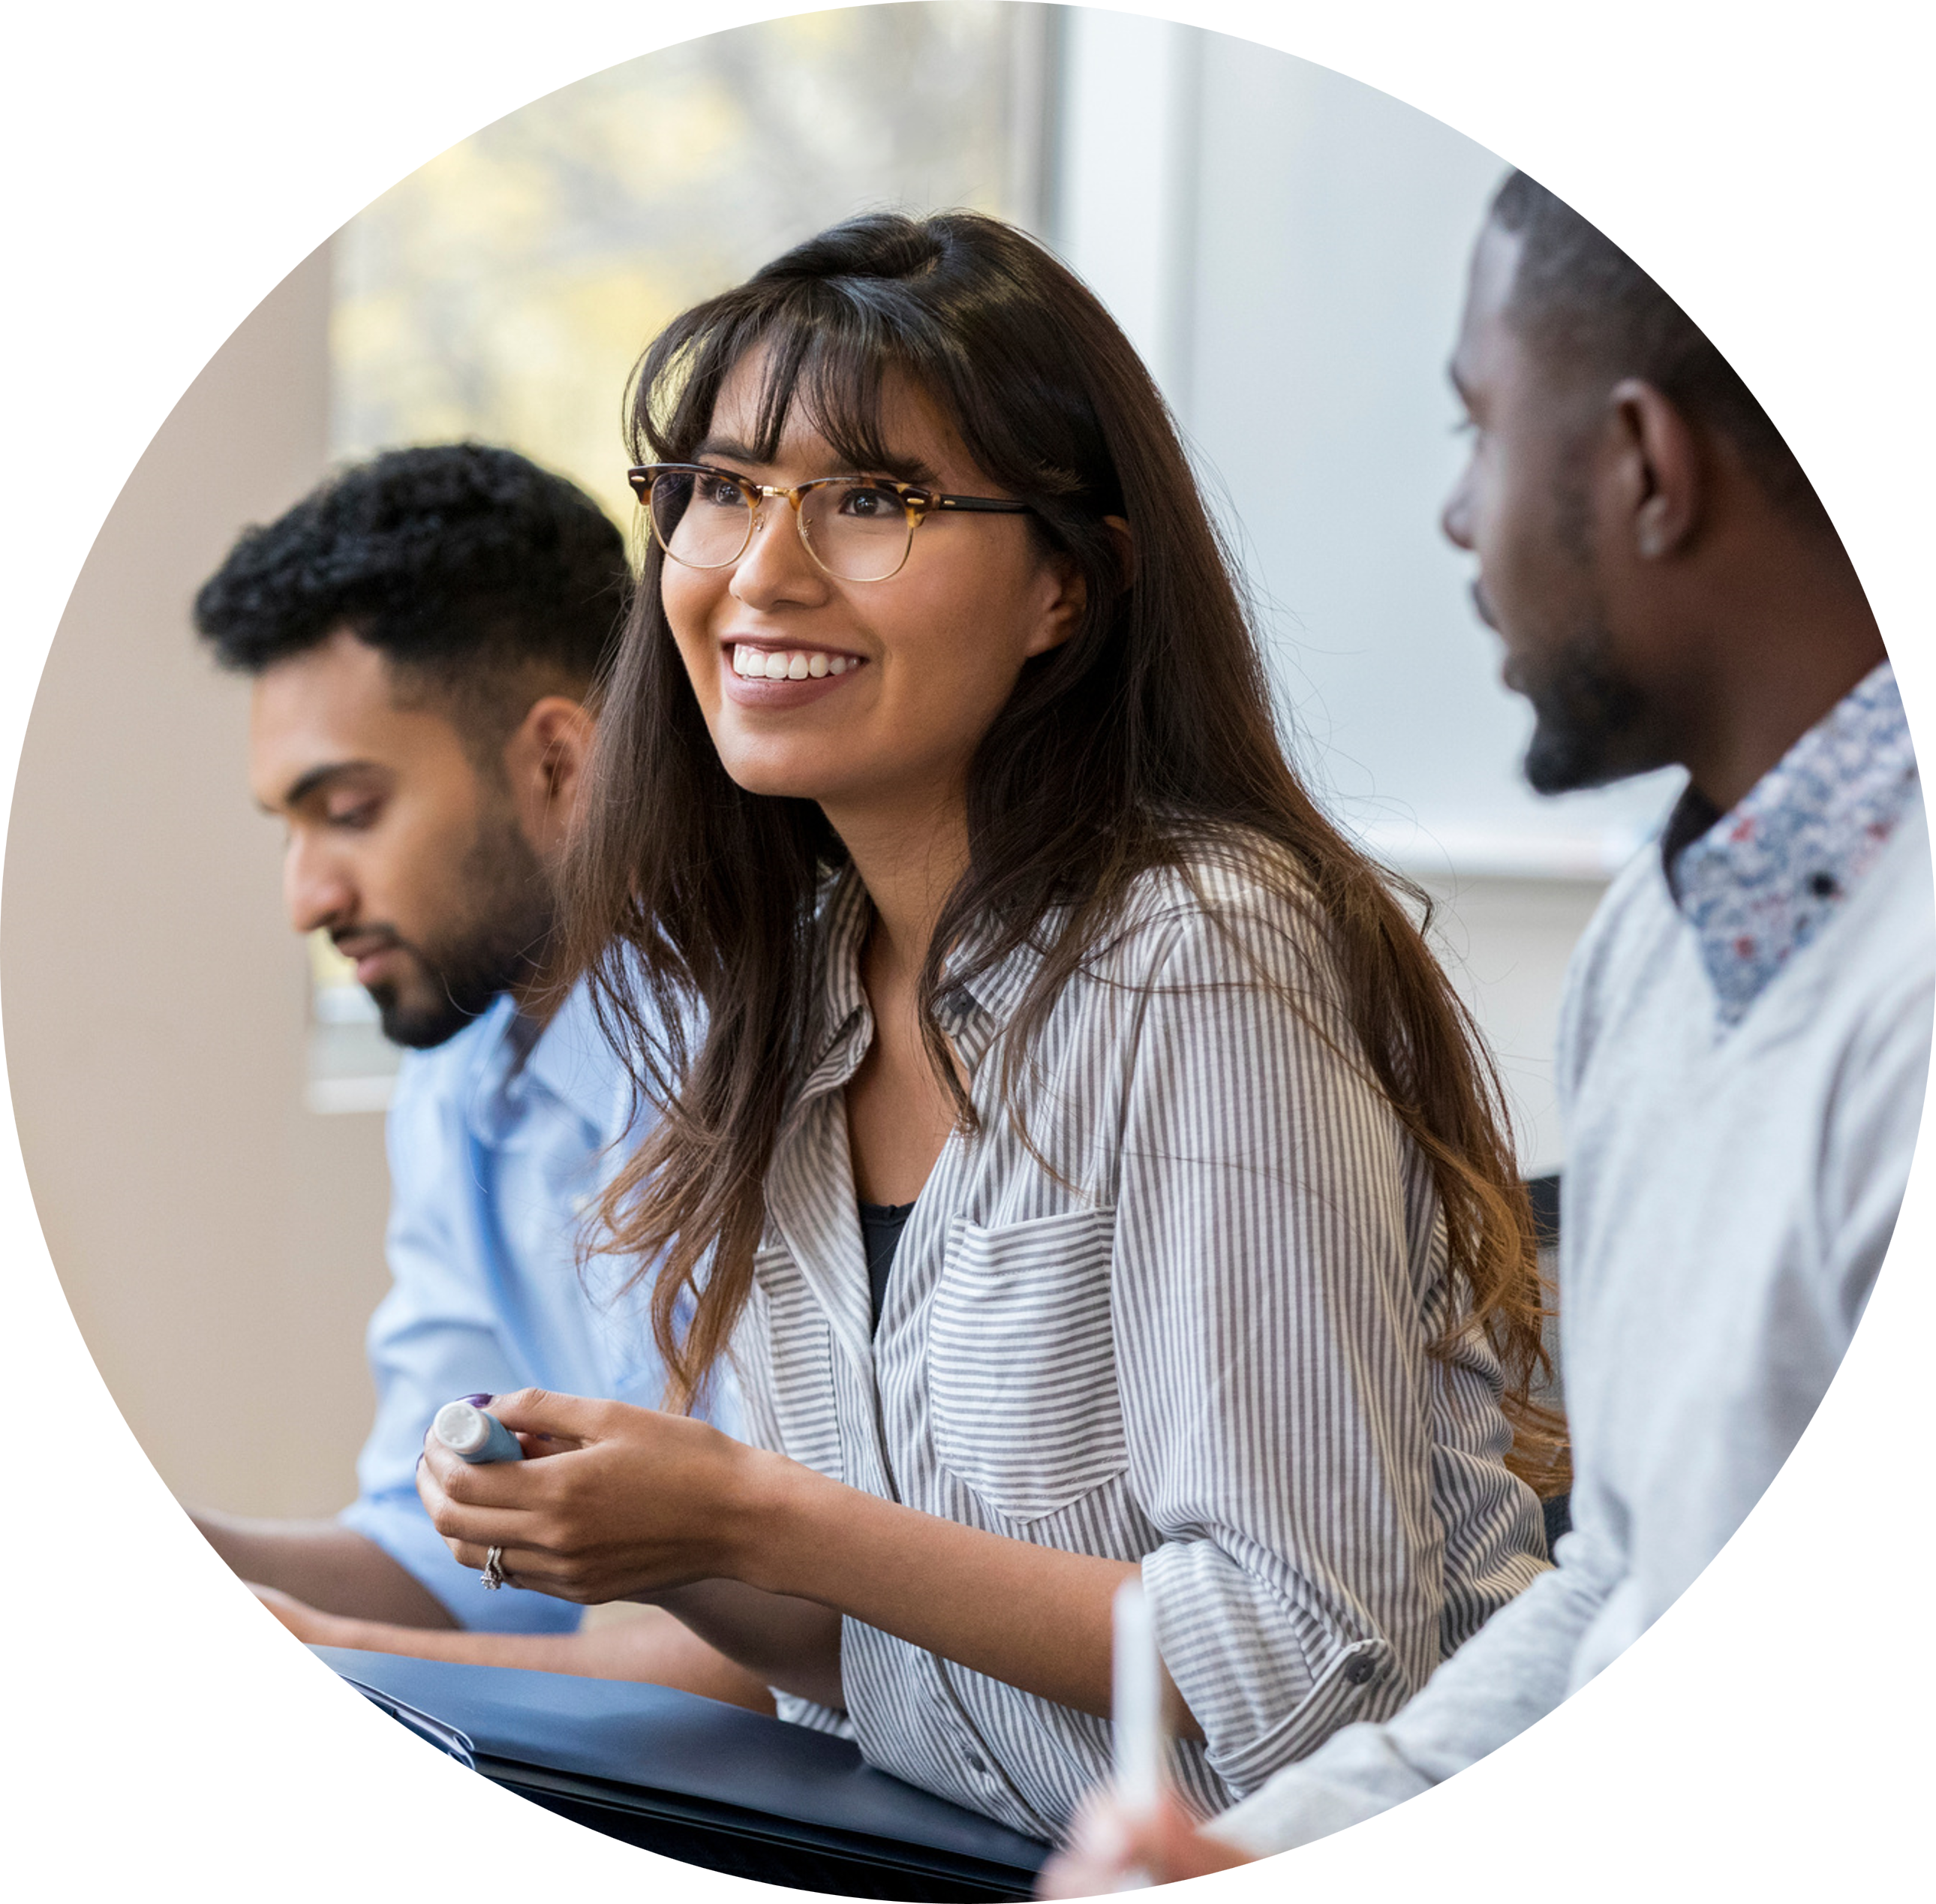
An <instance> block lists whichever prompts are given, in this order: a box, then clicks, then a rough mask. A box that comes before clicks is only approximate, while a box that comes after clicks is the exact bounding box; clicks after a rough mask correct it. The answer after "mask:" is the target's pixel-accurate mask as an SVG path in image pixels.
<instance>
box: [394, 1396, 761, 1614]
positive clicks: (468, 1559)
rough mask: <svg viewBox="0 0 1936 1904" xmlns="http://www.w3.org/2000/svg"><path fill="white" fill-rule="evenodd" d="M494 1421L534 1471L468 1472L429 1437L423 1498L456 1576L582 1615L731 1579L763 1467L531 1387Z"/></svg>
mask: <svg viewBox="0 0 1936 1904" xmlns="http://www.w3.org/2000/svg"><path fill="white" fill-rule="evenodd" d="M490 1411H491V1412H492V1414H493V1415H496V1416H497V1418H498V1420H499V1421H502V1422H503V1423H504V1425H505V1427H507V1428H510V1429H511V1430H513V1432H514V1433H516V1434H517V1435H518V1436H519V1439H520V1440H521V1441H522V1443H523V1445H524V1447H525V1453H526V1454H527V1456H528V1459H526V1460H525V1461H495V1462H489V1463H485V1464H481V1465H479V1466H476V1467H473V1465H472V1464H470V1463H469V1462H467V1461H463V1460H461V1459H460V1458H458V1456H457V1455H455V1454H452V1452H451V1451H450V1450H449V1448H446V1447H445V1446H444V1445H443V1443H442V1442H440V1441H438V1440H437V1438H436V1436H434V1435H429V1436H425V1442H424V1457H423V1460H422V1462H421V1464H419V1467H418V1469H417V1492H418V1493H419V1494H420V1495H421V1496H422V1498H423V1503H424V1506H425V1508H426V1509H428V1512H429V1514H430V1518H431V1522H432V1524H434V1526H435V1527H436V1528H437V1532H438V1533H440V1534H442V1535H443V1537H444V1539H446V1541H447V1542H449V1545H450V1551H452V1554H455V1556H456V1557H457V1558H458V1560H459V1561H460V1562H461V1563H462V1564H463V1565H464V1566H469V1567H476V1568H478V1569H480V1570H481V1569H482V1566H483V1565H484V1562H485V1558H486V1552H487V1550H488V1549H489V1548H492V1547H497V1548H502V1550H503V1557H502V1559H501V1560H500V1562H499V1565H500V1566H501V1569H502V1570H503V1572H504V1576H505V1577H506V1579H508V1580H509V1581H510V1582H511V1583H512V1584H513V1585H516V1586H519V1587H523V1588H531V1589H533V1590H534V1591H537V1592H539V1593H546V1594H552V1595H553V1596H554V1597H556V1598H558V1599H560V1600H575V1601H577V1602H579V1603H581V1604H595V1603H597V1602H600V1601H603V1600H631V1599H649V1598H650V1597H652V1595H653V1594H655V1593H658V1592H661V1591H667V1590H669V1589H671V1588H677V1587H682V1586H685V1585H689V1584H691V1582H694V1581H697V1580H705V1579H714V1578H716V1577H720V1576H725V1577H738V1569H739V1565H740V1560H741V1559H742V1557H743V1555H742V1549H743V1545H744V1544H745V1543H744V1538H743V1536H744V1534H745V1532H746V1529H747V1528H748V1527H750V1526H751V1525H752V1524H754V1522H755V1520H756V1519H757V1513H756V1509H755V1499H754V1494H755V1484H756V1482H757V1480H758V1476H759V1474H760V1472H761V1465H762V1464H763V1463H768V1462H771V1461H774V1460H776V1457H773V1456H763V1455H762V1454H760V1452H759V1451H758V1450H756V1449H754V1448H749V1447H747V1446H746V1445H744V1444H743V1442H737V1441H734V1440H733V1439H731V1437H730V1436H726V1435H723V1434H721V1433H720V1432H719V1431H718V1429H716V1428H713V1427H708V1426H707V1425H706V1423H704V1422H703V1421H692V1420H690V1419H688V1418H687V1417H685V1416H683V1415H663V1414H661V1413H659V1412H658V1411H656V1410H655V1409H645V1408H632V1407H628V1406H626V1405H625V1403H622V1402H604V1401H587V1400H582V1399H580V1398H579V1397H576V1396H571V1395H552V1394H546V1392H545V1391H543V1390H542V1389H538V1388H526V1389H522V1390H520V1391H519V1392H518V1393H517V1394H514V1395H503V1396H498V1397H494V1398H493V1399H492V1402H491V1403H490Z"/></svg>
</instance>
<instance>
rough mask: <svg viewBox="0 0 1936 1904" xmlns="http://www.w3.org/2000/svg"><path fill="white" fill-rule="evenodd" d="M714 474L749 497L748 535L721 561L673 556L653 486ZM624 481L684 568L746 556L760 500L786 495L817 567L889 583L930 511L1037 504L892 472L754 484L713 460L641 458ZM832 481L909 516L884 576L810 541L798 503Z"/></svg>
mask: <svg viewBox="0 0 1936 1904" xmlns="http://www.w3.org/2000/svg"><path fill="white" fill-rule="evenodd" d="M675 475H685V476H714V477H720V478H721V479H722V480H724V481H725V482H728V483H731V484H732V485H733V486H734V488H735V489H737V490H739V492H740V494H741V495H743V496H745V497H746V499H747V503H746V540H745V541H744V542H743V543H740V547H739V549H738V551H737V553H735V554H734V555H731V556H730V557H729V558H728V559H727V560H726V561H724V562H703V563H702V562H688V561H686V560H685V558H684V557H683V556H680V555H674V554H673V552H672V551H671V549H670V548H667V546H666V540H665V537H664V536H663V535H661V534H660V533H659V525H658V517H657V516H655V515H654V514H653V513H652V486H653V484H654V483H656V482H657V481H658V478H659V477H661V476H675ZM625 480H626V481H627V482H628V483H630V484H631V487H632V493H633V494H634V495H635V496H637V498H638V499H639V502H640V507H643V509H644V510H645V512H646V526H647V528H648V529H649V531H650V533H651V535H652V540H654V541H655V542H656V543H658V546H659V547H660V548H661V550H663V551H664V554H665V556H666V559H667V561H668V562H677V563H678V564H679V567H680V568H690V569H692V570H694V571H697V573H698V574H702V575H712V574H718V571H720V570H721V569H722V568H733V567H734V566H735V565H737V563H739V562H743V560H745V558H746V551H747V550H748V549H750V548H751V547H752V546H753V531H755V529H756V528H758V526H759V520H760V505H761V503H763V502H764V501H766V499H767V498H768V497H769V496H784V497H785V498H786V499H787V501H788V503H789V504H791V506H792V509H793V521H794V528H795V530H797V531H798V533H799V536H800V546H801V547H802V548H803V549H805V550H806V552H807V555H808V556H809V558H810V559H811V560H812V563H813V565H814V567H815V568H817V569H818V570H819V571H821V574H823V575H827V576H830V577H832V578H833V580H835V581H836V582H856V581H858V582H864V583H865V582H891V581H892V580H894V577H896V576H897V575H898V574H900V572H901V571H902V570H903V569H904V568H906V567H907V562H908V558H909V556H910V555H912V554H913V553H914V532H915V530H916V529H918V528H920V527H921V524H922V523H924V522H926V521H927V519H928V517H929V516H932V515H934V514H936V513H939V511H942V510H947V511H948V512H950V513H954V514H957V515H962V516H1032V515H1033V514H1034V513H1035V505H1034V504H1033V503H1027V502H1018V501H1016V500H1015V498H1013V497H1012V496H957V495H945V494H943V493H942V492H941V491H939V490H938V489H930V488H929V487H928V486H927V484H926V483H903V482H901V481H900V480H899V479H898V478H897V477H891V476H864V475H861V474H858V473H855V474H849V475H845V476H816V477H811V478H809V480H807V481H806V482H804V483H794V485H793V486H791V488H789V487H788V486H786V485H785V484H779V485H777V486H776V485H775V484H773V483H755V482H754V481H753V480H752V478H751V477H745V476H741V475H740V474H738V472H737V471H734V470H730V469H721V468H718V466H717V465H715V464H712V463H637V464H634V465H633V466H632V468H630V469H628V471H626V472H625ZM830 483H867V484H870V485H871V486H873V487H874V488H876V489H888V490H891V491H892V492H894V495H895V496H896V497H897V498H899V500H900V505H901V507H902V508H903V510H905V511H906V516H907V532H908V534H907V546H906V547H905V548H904V549H902V551H901V558H900V561H899V562H897V563H895V565H894V567H893V568H891V569H889V570H888V572H887V574H885V575H870V576H864V577H861V576H852V575H838V574H835V573H834V571H833V570H832V569H830V568H828V567H827V564H826V563H825V562H824V561H823V560H822V559H821V556H820V555H819V554H818V552H817V551H816V550H815V548H814V546H813V544H812V543H811V542H810V541H809V540H807V534H806V518H805V517H804V516H803V515H802V514H801V513H800V505H801V504H802V503H803V501H805V500H806V495H807V492H808V491H809V490H810V489H825V488H826V487H827V486H828V485H829V484H830Z"/></svg>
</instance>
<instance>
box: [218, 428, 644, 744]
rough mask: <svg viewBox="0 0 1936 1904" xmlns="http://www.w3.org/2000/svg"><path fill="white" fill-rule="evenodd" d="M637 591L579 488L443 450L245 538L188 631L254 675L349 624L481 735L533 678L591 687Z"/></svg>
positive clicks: (350, 475) (512, 464)
mask: <svg viewBox="0 0 1936 1904" xmlns="http://www.w3.org/2000/svg"><path fill="white" fill-rule="evenodd" d="M629 586H630V571H629V568H628V565H627V562H626V559H625V539H624V537H622V535H621V534H619V531H618V529H617V528H616V527H615V526H614V525H613V522H612V521H611V519H610V517H608V516H607V515H606V514H605V513H604V511H603V510H601V509H600V507H598V505H597V503H595V502H594V501H593V500H592V499H591V497H589V496H588V495H586V494H585V492H584V491H583V490H582V489H579V488H578V487H577V486H576V484H574V483H569V482H567V480H565V479H564V477H561V476H554V475H552V474H551V473H550V472H549V471H547V470H543V469H540V468H538V466H537V465H536V464H535V463H534V462H531V461H529V460H528V459H527V458H525V457H523V456H519V454H518V453H517V452H516V450H502V449H496V448H493V447H492V446H489V445H487V444H484V443H439V444H435V445H433V446H428V447H425V448H421V449H412V450H387V451H386V452H385V453H383V455H381V456H375V457H373V458H371V459H370V460H369V461H368V462H362V463H358V464H355V465H352V467H350V468H347V469H345V470H343V471H340V472H339V473H338V474H336V475H334V476H332V477H331V478H330V479H329V480H328V481H327V482H326V483H323V484H322V485H321V486H319V488H317V489H314V490H313V491H312V492H310V494H309V495H307V496H305V497H304V498H303V499H302V501H301V502H299V503H298V504H296V505H295V507H294V508H292V509H291V510H289V511H288V512H287V513H286V514H284V515H283V516H279V517H278V518H277V519H276V520H275V521H274V522H271V523H268V525H265V526H260V527H257V528H251V529H248V530H247V531H244V534H243V535H242V536H241V537H240V540H238V541H237V543H236V544H235V546H234V548H233V549H231V550H230V552H229V554H228V560H227V561H225V562H224V563H223V564H222V566H221V568H219V569H218V570H217V571H216V572H215V574H213V576H211V577H210V578H209V580H207V582H206V583H204V584H203V586H202V588H201V592H200V593H199V594H198V595H196V597H195V627H196V628H197V629H198V631H199V632H200V633H201V635H202V637H203V638H204V640H207V642H208V643H209V644H210V646H211V647H212V648H213V650H214V652H215V655H216V659H217V660H218V661H219V662H220V663H221V664H222V666H224V667H229V668H233V669H235V670H238V671H240V672H242V673H244V674H261V673H262V671H263V670H265V669H266V668H269V667H274V665H275V664H277V662H278V661H286V660H287V659H289V658H290V657H292V656H293V655H299V654H301V653H303V652H305V651H307V649H311V648H314V647H316V646H319V644H320V643H322V642H324V641H325V640H328V638H329V637H330V636H331V635H332V634H334V633H335V632H336V631H337V630H338V629H339V628H349V630H350V631H352V632H353V633H354V634H355V635H356V636H357V637H358V638H359V639H360V640H364V641H365V642H367V643H369V645H370V646H371V647H373V648H375V649H377V650H379V651H380V652H381V653H382V654H383V655H385V656H386V658H388V659H389V661H391V662H392V664H394V665H395V667H397V668H398V669H399V670H402V671H404V672H405V673H406V674H414V675H416V676H417V677H419V679H420V680H422V682H423V683H424V684H425V686H428V687H429V688H431V689H432V691H433V692H437V691H441V692H443V694H444V695H446V696H447V697H449V698H450V699H451V700H452V701H454V702H455V703H456V704H458V706H459V707H461V709H462V710H463V713H464V716H465V718H464V720H463V722H462V723H461V724H462V725H464V727H465V728H467V729H471V730H473V731H474V730H475V729H476V728H479V727H480V726H492V727H495V726H498V725H500V724H501V723H503V724H504V725H506V726H507V728H508V725H515V724H516V721H517V719H519V718H520V717H521V716H522V713H523V707H527V706H528V705H529V701H528V700H525V701H524V703H523V706H519V707H513V706H511V705H510V703H511V702H512V701H513V700H515V699H516V697H517V696H518V695H519V694H522V693H523V692H525V690H526V689H528V688H529V687H531V685H532V684H533V683H539V684H542V685H539V686H537V689H536V692H539V693H542V692H546V689H547V688H548V687H551V686H561V687H566V688H569V689H573V690H575V691H576V692H581V693H582V692H589V691H590V689H591V687H592V686H593V684H594V683H595V682H596V681H597V679H598V677H599V674H600V670H602V668H603V666H604V664H605V662H606V661H607V658H609V655H610V650H611V649H612V647H613V644H614V643H615V641H616V636H617V631H618V627H619V620H620V617H621V616H622V613H623V610H624V609H625V598H626V592H627V590H628V588H629ZM475 737H476V738H479V739H482V738H483V736H482V734H476V735H475Z"/></svg>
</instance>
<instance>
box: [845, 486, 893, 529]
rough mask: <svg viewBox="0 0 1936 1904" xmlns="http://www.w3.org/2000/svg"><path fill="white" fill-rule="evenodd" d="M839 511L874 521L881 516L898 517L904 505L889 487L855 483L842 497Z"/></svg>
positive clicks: (862, 519)
mask: <svg viewBox="0 0 1936 1904" xmlns="http://www.w3.org/2000/svg"><path fill="white" fill-rule="evenodd" d="M840 513H841V514H842V515H843V516H855V517H856V518H858V519H859V520H860V521H861V522H879V521H880V520H881V519H882V517H883V516H888V517H892V518H894V519H899V518H900V516H901V515H903V513H905V505H904V504H903V502H902V501H901V499H900V497H899V496H898V495H896V494H895V493H894V491H893V490H891V489H878V488H873V487H869V486H861V485H856V486H855V487H854V488H853V489H849V491H848V492H847V493H846V495H845V496H844V497H843V498H842V500H841V504H840Z"/></svg>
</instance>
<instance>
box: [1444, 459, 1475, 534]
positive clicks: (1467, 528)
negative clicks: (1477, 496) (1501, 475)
mask: <svg viewBox="0 0 1936 1904" xmlns="http://www.w3.org/2000/svg"><path fill="white" fill-rule="evenodd" d="M1438 528H1439V531H1440V533H1441V534H1443V535H1444V537H1445V540H1447V542H1449V543H1452V544H1453V545H1454V546H1455V547H1457V548H1460V549H1470V548H1471V547H1472V483H1471V481H1470V480H1469V477H1466V476H1465V475H1463V474H1462V475H1461V476H1460V478H1459V480H1458V481H1457V483H1454V484H1453V486H1452V493H1451V494H1450V495H1449V496H1447V498H1445V507H1444V508H1443V509H1441V510H1440V511H1439V512H1438Z"/></svg>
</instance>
